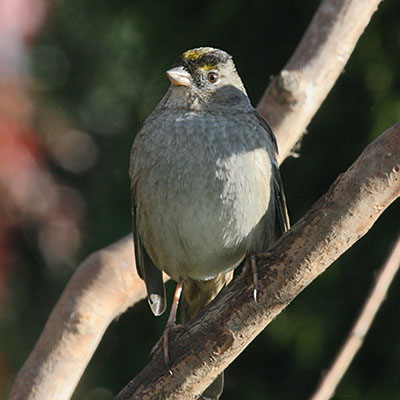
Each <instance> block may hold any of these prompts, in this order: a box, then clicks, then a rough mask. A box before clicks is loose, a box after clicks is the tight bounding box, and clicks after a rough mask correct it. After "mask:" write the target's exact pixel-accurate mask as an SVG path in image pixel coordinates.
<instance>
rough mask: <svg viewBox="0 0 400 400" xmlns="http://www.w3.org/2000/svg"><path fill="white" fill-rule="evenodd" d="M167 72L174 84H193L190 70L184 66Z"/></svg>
mask: <svg viewBox="0 0 400 400" xmlns="http://www.w3.org/2000/svg"><path fill="white" fill-rule="evenodd" d="M166 74H167V76H168V79H169V80H170V81H171V83H172V84H173V85H174V86H190V85H191V84H192V79H191V77H190V74H189V72H187V71H185V69H184V68H183V67H175V68H171V69H169V70H168V71H167V72H166Z"/></svg>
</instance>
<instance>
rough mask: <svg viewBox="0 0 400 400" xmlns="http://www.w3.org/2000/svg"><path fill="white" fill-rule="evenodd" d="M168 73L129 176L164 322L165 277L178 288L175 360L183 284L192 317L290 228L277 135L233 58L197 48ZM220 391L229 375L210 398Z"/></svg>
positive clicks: (152, 299) (139, 236) (138, 231)
mask: <svg viewBox="0 0 400 400" xmlns="http://www.w3.org/2000/svg"><path fill="white" fill-rule="evenodd" d="M167 76H168V78H169V79H170V81H171V86H170V87H169V89H168V91H167V93H166V95H165V96H164V98H163V99H162V100H161V101H160V103H159V104H158V106H157V107H156V109H155V110H154V111H153V112H152V114H151V115H150V116H149V117H148V118H147V119H146V121H145V122H144V124H143V126H142V128H141V129H140V131H139V133H138V134H137V136H136V139H135V141H134V144H133V147H132V153H131V165H130V177H131V185H132V214H133V237H134V244H135V254H136V264H137V268H138V272H139V275H140V276H141V278H142V279H144V280H145V283H146V287H147V293H148V300H149V303H150V307H151V309H152V311H153V313H154V314H155V315H160V314H162V313H163V312H164V311H165V308H166V301H165V288H164V283H163V279H162V273H161V271H164V272H166V273H167V274H168V275H169V276H170V277H171V278H172V279H174V280H175V281H177V282H178V285H177V290H176V292H175V297H174V302H173V306H172V309H171V314H170V318H169V320H168V323H167V327H166V331H165V333H164V353H165V359H166V361H167V363H169V358H168V334H169V331H170V330H171V327H172V325H173V324H174V323H175V316H176V308H177V306H178V301H179V296H180V292H181V290H182V286H184V291H183V295H184V301H185V309H184V310H185V311H184V313H185V315H186V316H187V317H189V318H191V317H193V316H194V315H196V314H197V312H199V311H200V310H201V309H202V308H204V307H205V306H206V305H207V304H208V303H209V302H210V301H211V300H212V299H214V297H215V296H216V295H217V294H218V292H219V291H220V290H221V289H222V288H223V286H225V285H226V284H227V283H229V281H230V280H231V278H232V271H233V269H234V268H235V267H237V266H238V265H239V264H240V263H241V262H242V261H243V260H244V259H245V258H246V257H248V256H249V255H252V254H255V253H257V252H262V251H265V250H266V249H268V247H269V246H270V245H271V242H272V240H273V235H274V226H275V220H276V219H277V220H278V221H279V225H280V228H281V230H282V231H286V230H287V229H288V227H289V219H288V214H287V209H286V204H285V197H284V192H283V188H282V183H281V178H280V175H279V169H278V165H277V162H276V158H275V157H276V154H277V144H276V141H275V137H274V135H273V133H272V131H271V128H270V127H269V125H268V123H267V122H266V121H265V120H264V119H263V118H262V117H261V115H260V114H259V113H258V112H257V111H256V110H255V109H254V108H253V107H252V105H251V104H250V101H249V98H248V97H247V94H246V90H245V88H244V86H243V84H242V81H241V80H240V77H239V75H238V73H237V72H236V69H235V66H234V64H233V61H232V57H231V56H230V55H229V54H227V53H226V52H224V51H222V50H218V49H214V48H210V47H201V48H197V49H193V50H189V51H186V52H185V53H183V54H182V56H181V57H180V58H178V60H177V61H176V63H175V65H174V67H173V68H172V69H170V70H168V71H167ZM253 266H254V265H253ZM255 284H256V281H255ZM221 391H222V376H221V377H220V378H219V379H218V380H217V381H216V382H215V383H214V384H213V385H212V387H210V390H208V392H207V391H206V392H207V393H206V392H205V393H204V394H203V398H210V399H217V398H219V395H220V392H221Z"/></svg>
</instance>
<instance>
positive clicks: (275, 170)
mask: <svg viewBox="0 0 400 400" xmlns="http://www.w3.org/2000/svg"><path fill="white" fill-rule="evenodd" d="M255 114H256V117H257V119H258V121H259V122H260V124H261V126H262V127H263V128H264V129H265V131H266V132H267V134H268V137H269V138H270V140H271V142H272V144H273V146H274V157H273V160H272V179H273V185H274V196H275V199H274V200H275V208H276V211H277V216H278V221H279V227H280V230H281V232H282V233H284V232H286V231H288V230H289V229H290V220H289V213H288V210H287V205H286V197H285V191H284V190H283V184H282V179H281V174H280V172H279V166H278V163H277V161H276V156H277V155H278V144H277V142H276V138H275V135H274V132H273V131H272V128H271V127H270V125H269V124H268V122H267V121H266V120H265V119H264V118H263V117H262V115H261V114H260V113H258V112H257V111H255Z"/></svg>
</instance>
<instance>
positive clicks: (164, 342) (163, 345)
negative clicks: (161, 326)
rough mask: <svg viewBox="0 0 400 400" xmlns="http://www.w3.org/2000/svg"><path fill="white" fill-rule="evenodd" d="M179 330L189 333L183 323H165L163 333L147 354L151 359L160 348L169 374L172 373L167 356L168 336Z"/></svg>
mask: <svg viewBox="0 0 400 400" xmlns="http://www.w3.org/2000/svg"><path fill="white" fill-rule="evenodd" d="M179 331H183V332H184V333H189V332H188V330H187V329H186V328H185V327H184V326H183V325H180V324H170V325H168V324H167V326H166V327H165V330H164V333H163V334H162V336H161V337H160V339H159V340H158V341H157V343H156V344H155V345H154V346H153V348H152V349H151V351H150V354H149V357H150V359H152V358H153V357H154V356H155V354H156V353H157V352H158V351H160V350H161V349H162V350H163V353H164V362H165V365H166V367H167V368H168V373H169V374H170V375H172V371H171V361H170V358H169V338H170V335H171V334H173V333H175V332H176V333H177V332H179Z"/></svg>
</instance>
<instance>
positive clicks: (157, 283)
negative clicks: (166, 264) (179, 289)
mask: <svg viewBox="0 0 400 400" xmlns="http://www.w3.org/2000/svg"><path fill="white" fill-rule="evenodd" d="M136 214H137V206H136V200H135V193H134V188H133V191H132V233H133V244H134V246H135V258H136V268H137V271H138V274H139V276H140V277H141V278H142V279H143V280H144V282H145V284H146V289H147V298H148V301H149V304H150V308H151V311H153V314H154V315H156V316H158V315H161V314H162V313H163V312H164V311H165V309H166V307H167V303H166V300H165V285H164V281H163V277H162V272H161V271H160V270H159V269H158V268H157V267H156V266H155V265H154V263H153V261H152V259H151V258H150V256H149V255H148V254H147V251H146V249H145V248H144V246H143V242H142V238H141V237H140V233H139V230H138V227H137V221H136Z"/></svg>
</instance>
